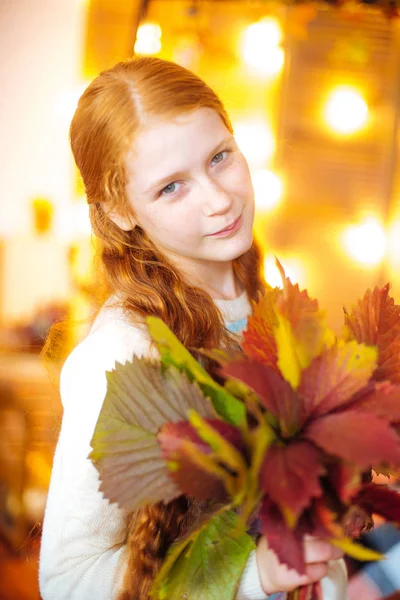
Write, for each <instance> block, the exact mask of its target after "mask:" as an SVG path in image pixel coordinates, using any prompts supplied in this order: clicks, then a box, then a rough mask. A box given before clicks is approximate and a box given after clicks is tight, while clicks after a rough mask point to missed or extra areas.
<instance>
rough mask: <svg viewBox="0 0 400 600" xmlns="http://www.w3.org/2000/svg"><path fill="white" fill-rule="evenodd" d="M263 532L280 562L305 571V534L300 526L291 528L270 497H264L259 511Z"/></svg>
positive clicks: (301, 572) (301, 571)
mask: <svg viewBox="0 0 400 600" xmlns="http://www.w3.org/2000/svg"><path fill="white" fill-rule="evenodd" d="M259 516H260V520H261V524H262V530H263V534H264V535H265V537H266V538H267V541H268V546H269V548H271V550H273V551H274V552H275V554H276V556H277V557H278V560H279V562H281V563H283V564H285V565H287V566H288V568H289V569H295V570H296V571H297V572H298V573H300V574H301V575H303V574H304V573H305V563H304V553H303V535H302V533H299V530H298V528H297V527H296V528H295V529H290V528H289V527H288V525H287V524H286V521H285V519H284V518H283V516H282V513H281V512H280V510H279V508H278V506H277V505H276V504H274V503H273V502H272V501H271V500H270V499H269V498H267V497H266V498H264V500H263V502H262V505H261V508H260V512H259Z"/></svg>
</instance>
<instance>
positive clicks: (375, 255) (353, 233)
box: [343, 217, 386, 266]
mask: <svg viewBox="0 0 400 600" xmlns="http://www.w3.org/2000/svg"><path fill="white" fill-rule="evenodd" d="M343 238H344V244H345V247H346V249H347V252H348V253H349V254H350V256H352V257H353V258H354V259H355V260H357V261H358V262H360V263H362V264H365V265H371V266H372V265H377V264H379V263H380V262H381V261H382V259H383V258H384V256H385V253H386V235H385V230H384V228H383V227H382V224H381V223H380V222H379V220H378V219H376V218H373V217H369V218H367V219H365V220H364V221H363V222H362V223H360V224H359V225H352V226H350V227H347V228H346V229H345V231H344V234H343Z"/></svg>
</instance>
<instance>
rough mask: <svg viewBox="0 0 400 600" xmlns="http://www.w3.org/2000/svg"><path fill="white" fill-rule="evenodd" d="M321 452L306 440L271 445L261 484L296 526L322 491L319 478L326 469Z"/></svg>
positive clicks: (264, 463) (290, 522)
mask: <svg viewBox="0 0 400 600" xmlns="http://www.w3.org/2000/svg"><path fill="white" fill-rule="evenodd" d="M320 459H321V452H320V450H318V449H317V448H315V446H313V445H312V444H310V443H309V442H305V441H298V442H292V443H289V444H288V445H287V446H277V445H273V446H271V447H270V448H269V450H268V452H267V454H266V456H265V458H264V462H263V466H262V469H261V473H260V486H261V488H262V489H263V490H264V492H266V493H267V494H268V496H269V497H270V498H271V500H273V502H275V503H276V504H277V505H278V506H279V508H280V510H281V512H282V514H283V515H284V517H285V518H286V520H287V522H288V524H289V525H290V526H291V527H293V526H294V525H295V524H296V522H297V520H298V518H299V516H300V514H301V513H302V512H303V510H304V509H305V508H306V507H307V506H309V505H310V503H311V500H312V498H314V497H318V496H321V495H322V489H321V486H320V482H319V478H320V476H321V475H323V474H324V472H325V470H324V468H323V466H322V465H321V463H320Z"/></svg>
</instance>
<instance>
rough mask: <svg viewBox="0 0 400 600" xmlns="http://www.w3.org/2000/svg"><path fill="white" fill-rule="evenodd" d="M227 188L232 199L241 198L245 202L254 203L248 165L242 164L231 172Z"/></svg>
mask: <svg viewBox="0 0 400 600" xmlns="http://www.w3.org/2000/svg"><path fill="white" fill-rule="evenodd" d="M227 186H228V187H229V191H230V193H231V194H232V197H235V196H239V197H241V198H242V199H243V200H248V201H249V202H250V201H252V199H253V197H254V191H253V185H252V182H251V177H250V173H249V170H248V167H247V163H241V164H239V165H237V166H236V168H235V169H232V170H231V171H230V173H229V177H227Z"/></svg>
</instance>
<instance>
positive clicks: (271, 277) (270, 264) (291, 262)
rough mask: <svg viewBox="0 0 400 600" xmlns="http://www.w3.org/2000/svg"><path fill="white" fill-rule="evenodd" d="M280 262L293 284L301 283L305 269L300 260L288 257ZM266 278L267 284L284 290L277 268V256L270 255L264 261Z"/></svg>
mask: <svg viewBox="0 0 400 600" xmlns="http://www.w3.org/2000/svg"><path fill="white" fill-rule="evenodd" d="M278 260H279V262H280V263H281V265H282V266H283V268H284V270H285V274H286V277H289V279H290V281H291V282H292V283H299V282H300V280H303V279H304V268H303V265H302V263H301V261H300V260H298V259H296V258H294V257H288V258H285V259H284V260H281V259H280V258H279V256H278ZM264 277H265V280H266V282H267V283H268V284H269V285H270V286H272V287H279V288H282V287H283V286H282V277H281V274H280V271H279V269H278V267H277V266H276V259H275V256H273V255H271V254H268V255H267V256H266V257H265V259H264Z"/></svg>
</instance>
